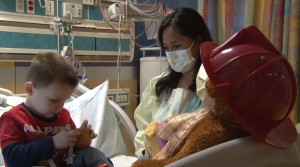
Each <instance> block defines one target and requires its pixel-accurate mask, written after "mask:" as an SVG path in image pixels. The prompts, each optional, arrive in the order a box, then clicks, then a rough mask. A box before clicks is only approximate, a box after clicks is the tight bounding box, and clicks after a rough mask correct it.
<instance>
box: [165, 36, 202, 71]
mask: <svg viewBox="0 0 300 167" xmlns="http://www.w3.org/2000/svg"><path fill="white" fill-rule="evenodd" d="M194 42H195V41H193V43H192V45H191V46H190V47H189V48H187V49H183V50H176V51H172V52H166V55H167V58H168V62H169V64H170V66H171V68H172V69H173V70H174V71H176V72H182V73H184V72H189V71H191V70H192V69H193V68H194V66H195V64H196V59H195V58H194V57H193V55H192V52H191V47H192V46H193V44H194Z"/></svg>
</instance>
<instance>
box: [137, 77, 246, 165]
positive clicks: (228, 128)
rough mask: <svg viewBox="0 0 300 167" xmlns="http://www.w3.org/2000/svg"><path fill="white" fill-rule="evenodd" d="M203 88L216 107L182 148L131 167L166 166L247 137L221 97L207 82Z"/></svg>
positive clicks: (194, 128)
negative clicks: (160, 158) (163, 157)
mask: <svg viewBox="0 0 300 167" xmlns="http://www.w3.org/2000/svg"><path fill="white" fill-rule="evenodd" d="M205 87H206V90H207V92H208V95H209V96H211V97H213V98H214V99H215V101H216V105H215V106H214V107H213V109H212V110H211V111H210V112H209V113H208V114H207V115H206V116H205V117H204V118H203V119H201V120H200V121H199V122H198V123H196V124H195V126H193V129H192V130H191V131H190V134H189V135H188V136H187V137H186V139H185V141H184V142H181V143H182V146H180V147H177V148H180V149H178V150H175V151H174V155H172V156H171V157H169V158H166V159H162V160H153V159H147V160H139V161H136V162H135V163H134V164H133V165H132V166H133V167H148V166H149V167H150V166H151V167H161V166H166V165H168V164H170V163H172V162H174V161H177V160H179V159H181V158H184V157H186V156H188V155H191V154H193V153H196V152H199V151H201V150H204V149H206V148H209V147H212V146H215V145H217V144H220V143H224V142H226V141H229V140H233V139H236V138H240V137H244V136H247V135H249V133H248V132H246V131H245V130H244V129H243V128H242V127H241V126H240V125H239V124H238V123H237V121H236V120H235V118H234V116H233V115H232V113H231V112H229V111H228V109H227V107H226V106H225V105H224V103H223V102H222V99H221V97H220V96H219V95H218V93H217V92H216V91H215V89H214V88H213V86H212V84H211V83H210V82H209V81H207V82H206V85H205Z"/></svg>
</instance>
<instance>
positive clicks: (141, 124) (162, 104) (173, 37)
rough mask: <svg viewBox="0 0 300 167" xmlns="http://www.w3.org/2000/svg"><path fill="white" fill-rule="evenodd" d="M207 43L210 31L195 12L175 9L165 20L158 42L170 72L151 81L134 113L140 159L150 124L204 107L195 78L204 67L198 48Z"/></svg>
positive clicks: (187, 9)
mask: <svg viewBox="0 0 300 167" xmlns="http://www.w3.org/2000/svg"><path fill="white" fill-rule="evenodd" d="M206 41H212V39H211V36H210V33H209V31H208V28H207V26H206V24H205V22H204V20H203V18H202V17H201V15H200V14H199V13H198V12H196V11H195V10H193V9H190V8H179V9H176V10H174V12H172V13H171V14H169V15H167V16H166V17H165V19H164V20H163V21H162V23H161V25H160V27H159V31H158V43H159V46H160V48H161V51H164V52H166V56H167V59H168V62H169V65H170V66H169V70H168V71H167V72H165V73H162V74H161V75H160V76H157V77H154V78H153V79H151V81H150V82H149V85H148V87H147V88H146V89H145V91H144V92H143V94H142V100H141V103H140V104H139V106H138V107H137V109H136V110H135V114H134V118H135V121H136V126H137V128H138V132H137V135H136V137H135V140H134V145H135V150H136V155H137V156H138V157H140V158H146V157H147V154H146V153H145V151H144V136H145V132H144V130H145V128H146V127H147V126H148V124H149V123H150V122H153V121H161V120H164V119H166V118H168V117H170V116H172V115H177V114H181V113H186V112H193V111H196V110H198V109H199V108H202V107H203V105H202V103H201V100H200V99H199V97H198V96H197V94H196V76H197V73H198V70H199V68H200V65H201V64H202V62H201V59H200V53H199V49H200V46H201V44H202V43H203V42H206Z"/></svg>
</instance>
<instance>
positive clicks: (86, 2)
mask: <svg viewBox="0 0 300 167" xmlns="http://www.w3.org/2000/svg"><path fill="white" fill-rule="evenodd" d="M82 4H84V5H94V0H82Z"/></svg>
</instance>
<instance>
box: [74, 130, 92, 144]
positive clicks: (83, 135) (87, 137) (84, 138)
mask: <svg viewBox="0 0 300 167" xmlns="http://www.w3.org/2000/svg"><path fill="white" fill-rule="evenodd" d="M79 130H80V134H79V135H78V136H77V142H76V143H75V146H76V147H77V148H86V147H89V146H90V145H91V143H92V140H93V139H92V137H91V130H89V129H84V128H79Z"/></svg>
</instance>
